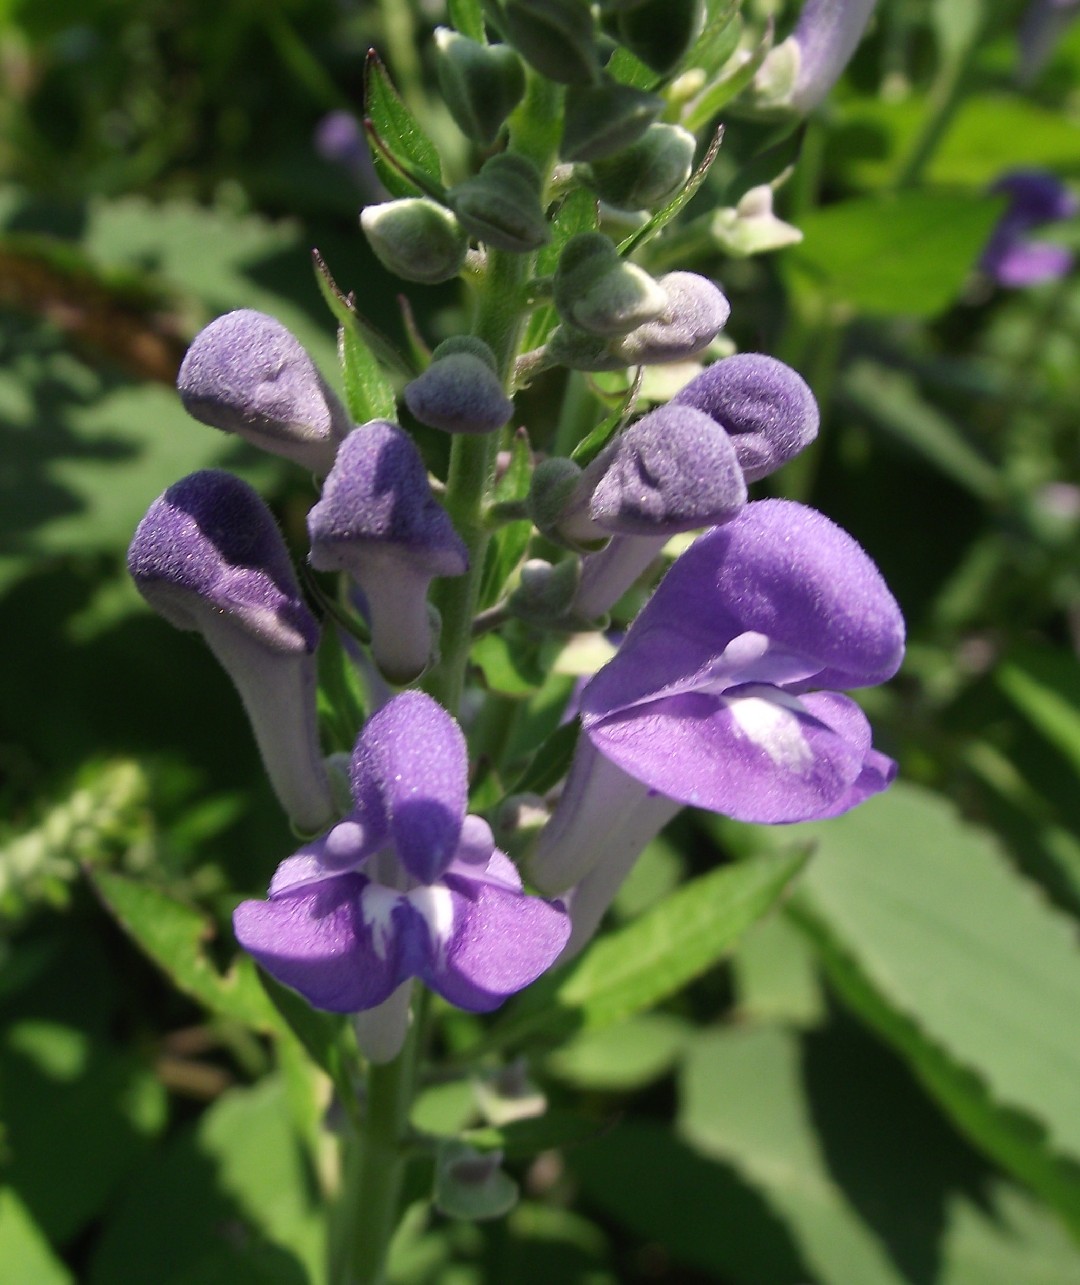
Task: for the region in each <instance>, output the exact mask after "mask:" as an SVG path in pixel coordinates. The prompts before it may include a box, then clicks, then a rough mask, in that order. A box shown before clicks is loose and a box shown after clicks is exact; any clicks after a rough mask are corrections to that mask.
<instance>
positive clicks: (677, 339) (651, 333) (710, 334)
mask: <svg viewBox="0 0 1080 1285" xmlns="http://www.w3.org/2000/svg"><path fill="white" fill-rule="evenodd" d="M659 284H660V285H661V286H662V287H663V289H664V290H665V292H666V293H667V298H668V302H667V306H666V307H665V309H664V311H663V312H662V313H661V314H660V315H659V316H658V317H657V318H656V319H655V320H654V321H647V322H646V323H645V325H643V326H639V327H638V328H637V329H636V330H631V331H630V333H629V334H628V335H624V336H623V337H622V339H619V340H617V341H616V342H615V343H613V344H612V346H611V351H612V353H613V354H614V355H615V356H616V357H618V358H619V359H620V361H621V364H622V365H624V366H648V365H652V364H654V363H656V362H662V361H682V360H683V359H684V358H686V357H693V356H694V354H695V353H699V352H701V350H702V349H703V348H706V347H708V345H709V344H711V343H712V341H713V340H714V339H715V338H716V336H717V335H718V334H719V333H720V331H721V330H723V328H724V325H725V323H726V322H727V319H728V316H729V315H730V313H731V306H730V304H729V303H728V301H727V299H726V298H725V297H724V295H723V294H722V293H721V291H720V290H719V289H718V288H717V287H716V286H715V285H714V284H713V283H712V282H711V281H710V280H709V279H708V278H707V277H702V276H699V275H698V274H697V273H696V272H668V273H666V274H665V275H664V276H662V277H661V278H660V281H659Z"/></svg>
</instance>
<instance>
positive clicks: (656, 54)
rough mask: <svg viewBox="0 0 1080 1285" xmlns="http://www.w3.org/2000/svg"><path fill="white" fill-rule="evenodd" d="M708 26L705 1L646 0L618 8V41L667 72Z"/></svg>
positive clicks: (647, 63)
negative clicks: (706, 25)
mask: <svg viewBox="0 0 1080 1285" xmlns="http://www.w3.org/2000/svg"><path fill="white" fill-rule="evenodd" d="M704 25H705V0H643V3H641V4H635V5H633V6H632V7H630V8H620V11H619V25H618V31H619V43H620V44H622V45H625V46H626V48H627V49H629V50H630V52H631V53H632V54H635V55H636V56H637V57H638V58H640V59H641V61H642V62H643V63H644V64H645V65H646V66H647V67H651V68H652V69H653V71H658V72H660V73H661V75H667V73H668V72H669V71H672V70H674V68H675V67H676V66H677V65H678V64H679V62H680V61H681V60H682V57H683V55H684V54H685V53H686V52H687V51H688V50H689V49H690V47H691V45H693V43H694V41H695V40H696V39H697V38H698V36H699V35H701V30H702V28H703V27H704Z"/></svg>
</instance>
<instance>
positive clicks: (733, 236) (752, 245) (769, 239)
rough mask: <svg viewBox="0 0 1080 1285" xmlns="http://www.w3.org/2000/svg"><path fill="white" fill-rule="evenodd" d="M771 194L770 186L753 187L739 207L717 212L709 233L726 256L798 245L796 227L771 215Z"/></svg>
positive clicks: (798, 232) (744, 254) (742, 256)
mask: <svg viewBox="0 0 1080 1285" xmlns="http://www.w3.org/2000/svg"><path fill="white" fill-rule="evenodd" d="M772 205H773V192H772V188H771V187H769V185H768V184H767V183H766V184H762V186H761V187H752V188H750V190H749V191H748V192H746V193H745V194H744V195H743V197H742V199H741V200H740V201H739V203H738V205H736V206H734V207H730V206H729V207H728V208H726V209H722V210H717V211H716V213H715V214H714V215H713V218H712V222H711V224H710V226H709V231H710V232H711V233H712V237H713V240H714V241H715V242H716V244H717V245H718V246H719V247H720V249H721V250H723V251H724V252H725V253H727V254H730V255H733V256H735V257H737V258H747V257H748V256H749V255H751V254H765V253H766V252H767V251H769V250H779V249H782V248H783V247H784V246H785V245H797V244H798V243H799V242H800V241H801V240H802V238H803V234H802V233H801V232H800V231H799V229H798V228H797V227H793V226H792V225H791V224H790V223H785V222H784V220H783V219H778V218H777V217H776V215H775V214H774V213H773V207H772Z"/></svg>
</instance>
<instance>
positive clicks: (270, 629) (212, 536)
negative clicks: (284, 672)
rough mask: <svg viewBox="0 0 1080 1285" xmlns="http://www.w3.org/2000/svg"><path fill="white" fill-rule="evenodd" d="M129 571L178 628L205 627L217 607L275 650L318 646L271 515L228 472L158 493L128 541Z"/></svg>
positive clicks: (202, 475)
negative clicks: (203, 617) (203, 623)
mask: <svg viewBox="0 0 1080 1285" xmlns="http://www.w3.org/2000/svg"><path fill="white" fill-rule="evenodd" d="M128 570H129V571H130V572H131V576H132V579H133V580H134V581H135V584H136V587H137V588H138V589H139V592H140V593H141V594H142V595H143V596H144V597H145V598H146V599H147V601H148V602H149V603H150V605H151V606H152V607H154V609H155V610H157V611H159V612H160V613H161V615H163V616H164V617H165V619H166V620H168V621H169V623H170V624H172V625H175V626H176V627H177V628H180V629H200V628H201V627H202V626H201V623H200V616H201V615H202V614H203V613H204V612H208V611H212V612H214V613H215V614H216V615H217V616H219V617H221V616H226V617H228V618H229V619H230V620H232V621H233V622H234V623H235V624H236V625H237V626H238V627H239V628H241V629H243V630H244V631H245V632H246V633H247V634H249V635H250V636H251V637H253V638H255V639H257V640H258V641H259V642H260V643H262V644H263V645H264V646H266V647H268V648H271V649H272V650H274V651H285V652H298V651H306V652H313V651H314V650H315V647H316V645H317V643H318V639H319V628H318V625H317V624H316V622H315V619H314V617H313V616H312V615H311V612H310V611H308V609H307V607H306V605H305V604H304V600H303V597H302V596H301V594H300V587H299V585H298V584H297V581H296V576H295V574H294V572H293V568H292V562H291V561H290V559H289V553H288V550H287V549H286V547H285V542H284V540H283V539H282V538H281V533H280V531H279V530H278V528H277V523H276V522H275V521H274V517H273V514H271V512H270V510H269V509H268V508H267V507H266V505H265V504H264V503H263V501H262V499H261V498H260V496H259V495H258V494H257V493H256V492H255V491H254V490H253V489H252V488H251V487H250V486H248V484H247V483H246V482H242V481H241V480H240V478H238V477H234V476H233V475H232V474H231V473H225V472H222V471H221V470H219V469H204V470H202V471H201V472H198V473H192V474H190V475H189V476H188V477H185V478H183V479H182V480H181V481H179V482H176V483H175V484H174V485H173V486H170V487H169V489H168V490H167V491H166V492H165V493H164V495H162V496H160V497H159V498H158V499H156V500H155V501H154V502H153V504H151V506H150V508H149V509H148V510H147V513H146V516H145V517H144V518H143V520H142V521H141V522H140V523H139V526H138V529H137V530H136V532H135V537H134V539H133V540H132V542H131V547H130V549H129V550H128Z"/></svg>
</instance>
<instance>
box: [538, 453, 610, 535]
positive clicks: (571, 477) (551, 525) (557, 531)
mask: <svg viewBox="0 0 1080 1285" xmlns="http://www.w3.org/2000/svg"><path fill="white" fill-rule="evenodd" d="M581 478H582V471H581V469H580V467H579V466H578V465H577V464H575V463H574V461H573V460H568V459H564V458H562V457H561V456H553V457H552V458H551V459H546V460H543V461H541V463H540V464H538V465H537V466H536V468H535V469H534V471H533V475H532V482H531V484H530V488H529V498H528V508H529V516H530V517H531V518H532V520H533V524H534V525H535V527H536V529H537V530H538V531H539V532H540V533H541V534H542V535H545V536H547V537H548V539H550V540H555V541H556V542H557V543H559V544H564V545H568V546H569V547H570V548H573V549H576V550H578V551H580V550H581V549H582V548H583V547H588V546H589V545H590V544H591V545H592V547H594V548H595V547H597V544H596V542H597V541H598V540H600V541H602V540H603V539H604V538H605V537H604V534H603V532H596V531H594V529H593V528H592V527H591V526H590V527H589V528H588V530H587V533H586V535H585V540H584V543H583V542H580V541H577V540H575V539H574V538H573V537H572V536H568V535H567V534H566V533H564V531H563V530H562V526H563V524H564V522H566V521H567V519H568V517H569V515H570V510H571V506H573V505H574V504H575V500H576V499H577V498H578V496H579V494H580V488H581ZM586 499H587V497H586ZM584 503H585V501H582V502H581V503H579V504H577V506H576V507H577V508H583V507H584Z"/></svg>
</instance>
